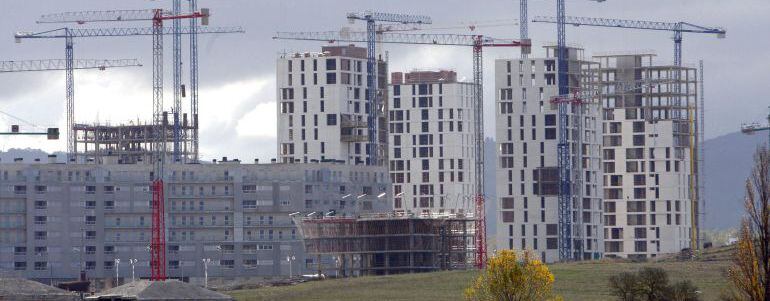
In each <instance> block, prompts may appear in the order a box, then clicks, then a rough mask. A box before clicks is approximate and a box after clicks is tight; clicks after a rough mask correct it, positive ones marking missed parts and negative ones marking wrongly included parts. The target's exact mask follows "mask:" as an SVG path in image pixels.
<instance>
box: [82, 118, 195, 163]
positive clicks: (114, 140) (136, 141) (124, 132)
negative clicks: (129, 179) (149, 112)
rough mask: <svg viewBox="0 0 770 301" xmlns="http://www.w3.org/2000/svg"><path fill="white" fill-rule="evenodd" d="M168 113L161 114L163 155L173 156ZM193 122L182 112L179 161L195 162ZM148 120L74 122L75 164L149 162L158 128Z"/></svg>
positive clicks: (172, 138)
mask: <svg viewBox="0 0 770 301" xmlns="http://www.w3.org/2000/svg"><path fill="white" fill-rule="evenodd" d="M169 115H170V114H168V113H164V114H163V124H164V127H165V133H163V132H160V134H161V135H164V138H161V141H163V140H165V145H166V154H168V155H169V156H174V151H173V145H174V124H173V122H169ZM194 124H195V123H192V122H190V120H188V118H187V114H183V115H182V120H181V125H180V129H181V131H180V132H181V135H180V139H179V141H180V148H179V153H178V155H176V158H177V159H171V160H173V161H179V162H183V163H190V162H196V161H197V158H198V154H197V151H196V150H195V149H194V147H193V145H194V143H193V139H192V137H193V135H192V134H193V131H194V130H195V126H194ZM155 129H156V126H155V125H153V124H152V123H140V122H137V123H136V124H121V125H108V124H75V125H74V131H75V156H74V160H76V162H79V163H98V164H103V163H108V164H136V163H142V162H148V163H151V162H153V160H152V158H153V156H155V150H154V145H155V143H157V141H156V139H155V137H156V135H157V133H158V131H156V130H155Z"/></svg>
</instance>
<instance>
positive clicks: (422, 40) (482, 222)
mask: <svg viewBox="0 0 770 301" xmlns="http://www.w3.org/2000/svg"><path fill="white" fill-rule="evenodd" d="M273 38H274V39H284V40H309V41H325V42H329V43H334V42H368V41H369V39H368V38H369V33H368V32H344V33H340V32H334V31H331V32H278V33H276V35H275V36H274V37H273ZM378 42H380V43H386V44H412V45H435V46H465V47H472V49H473V83H474V90H473V97H474V100H475V103H474V110H473V114H474V125H473V129H474V133H475V135H474V136H475V147H474V156H475V159H476V160H475V161H476V164H475V166H474V172H475V185H476V191H475V197H474V199H475V202H474V204H475V208H474V210H475V215H476V221H475V222H476V224H475V227H476V237H475V245H476V258H475V262H476V266H477V267H479V268H483V267H484V265H485V264H486V258H487V252H486V218H485V211H484V150H483V145H484V114H483V113H484V106H483V86H482V84H483V62H482V58H483V57H482V50H483V48H484V47H527V46H531V42H530V41H529V40H511V39H496V38H491V37H486V36H483V35H461V34H406V33H383V34H380V35H379V41H378Z"/></svg>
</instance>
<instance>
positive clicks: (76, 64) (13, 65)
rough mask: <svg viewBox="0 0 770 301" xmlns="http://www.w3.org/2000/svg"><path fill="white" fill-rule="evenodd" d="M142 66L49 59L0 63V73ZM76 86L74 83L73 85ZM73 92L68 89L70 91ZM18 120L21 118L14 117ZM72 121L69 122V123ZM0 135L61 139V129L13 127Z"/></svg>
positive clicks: (126, 62) (132, 61)
mask: <svg viewBox="0 0 770 301" xmlns="http://www.w3.org/2000/svg"><path fill="white" fill-rule="evenodd" d="M141 66H142V64H140V63H139V61H137V60H136V59H121V60H94V59H91V60H73V61H72V62H69V61H67V60H62V59H49V60H22V61H0V73H11V72H31V71H54V70H68V67H71V69H73V70H75V69H78V70H79V69H99V70H105V69H107V68H118V67H141ZM73 86H74V83H73ZM69 90H71V88H70V89H68V91H69ZM3 114H5V115H7V116H10V117H13V116H12V115H10V114H8V113H3ZM13 118H15V119H17V120H21V119H19V118H16V117H13ZM69 121H70V120H68V122H69ZM0 135H46V136H48V140H58V139H59V128H48V129H47V130H46V132H26V133H25V132H20V131H19V126H18V125H12V126H11V131H10V132H6V133H0Z"/></svg>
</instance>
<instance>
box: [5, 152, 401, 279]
mask: <svg viewBox="0 0 770 301" xmlns="http://www.w3.org/2000/svg"><path fill="white" fill-rule="evenodd" d="M151 171H152V165H149V164H111V165H97V164H88V165H83V164H45V163H24V162H16V163H4V164H0V179H1V181H0V270H1V271H2V272H3V273H4V274H12V275H16V276H21V277H25V278H33V279H41V280H45V282H47V279H49V278H53V279H56V280H57V281H58V280H64V279H73V278H77V277H78V275H79V271H80V270H81V269H84V270H86V271H87V273H88V276H89V278H97V279H98V278H109V277H114V276H115V273H116V269H119V273H120V277H121V278H127V277H131V266H129V259H137V260H138V263H136V264H135V266H134V268H135V272H136V277H149V276H150V269H149V264H148V262H149V256H150V254H149V250H148V246H149V244H150V239H151V224H152V219H151V217H152V211H151V208H150V200H151V198H152V195H151V190H150V181H151V176H150V172H151ZM165 179H166V181H165V182H166V196H167V203H166V214H167V217H166V227H167V229H166V231H167V235H166V238H167V241H168V242H167V260H168V262H167V267H168V275H169V277H173V278H186V277H191V278H196V277H203V272H204V267H203V262H202V259H204V258H208V259H210V260H211V262H210V263H209V264H208V272H209V276H210V277H223V276H226V277H239V276H276V275H288V274H289V271H290V270H293V272H294V273H295V274H297V273H304V272H309V271H312V269H311V268H310V267H312V266H313V260H314V259H313V258H306V256H305V254H304V251H303V248H302V244H301V237H299V235H298V233H297V231H296V227H295V225H294V224H293V222H292V219H291V218H290V216H289V214H291V213H294V212H302V213H303V214H306V213H308V212H321V213H329V212H330V211H331V212H334V213H335V214H336V215H339V216H356V215H357V214H359V213H370V212H382V211H387V210H390V208H391V201H390V199H391V194H390V183H389V180H388V176H387V171H386V170H385V168H384V167H374V166H353V165H347V164H338V163H310V164H240V162H238V161H223V162H219V163H216V164H185V165H182V164H173V165H167V167H166V177H165ZM332 210H333V211H332ZM292 255H293V256H294V258H295V259H296V260H294V261H291V262H289V261H287V260H286V258H287V256H292ZM115 259H121V262H120V264H119V266H115V264H116V262H115ZM290 265H291V266H290Z"/></svg>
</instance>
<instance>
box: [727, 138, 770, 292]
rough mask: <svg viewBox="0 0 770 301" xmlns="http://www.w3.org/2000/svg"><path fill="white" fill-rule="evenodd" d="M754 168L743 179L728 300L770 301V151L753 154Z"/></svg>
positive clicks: (762, 148)
mask: <svg viewBox="0 0 770 301" xmlns="http://www.w3.org/2000/svg"><path fill="white" fill-rule="evenodd" d="M754 164H755V165H754V169H753V170H752V173H751V176H750V178H749V179H748V180H746V199H745V202H744V207H745V209H746V215H745V216H744V218H743V222H742V223H741V230H740V238H739V239H740V240H739V241H738V245H737V249H736V251H735V254H734V256H733V262H734V264H733V266H732V267H730V269H729V270H728V271H727V275H728V277H729V278H730V280H732V282H733V285H734V286H735V288H734V290H733V291H731V292H730V295H729V296H723V299H727V300H750V301H769V300H770V152H768V149H767V148H765V147H761V148H759V149H757V152H756V154H755V155H754Z"/></svg>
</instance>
